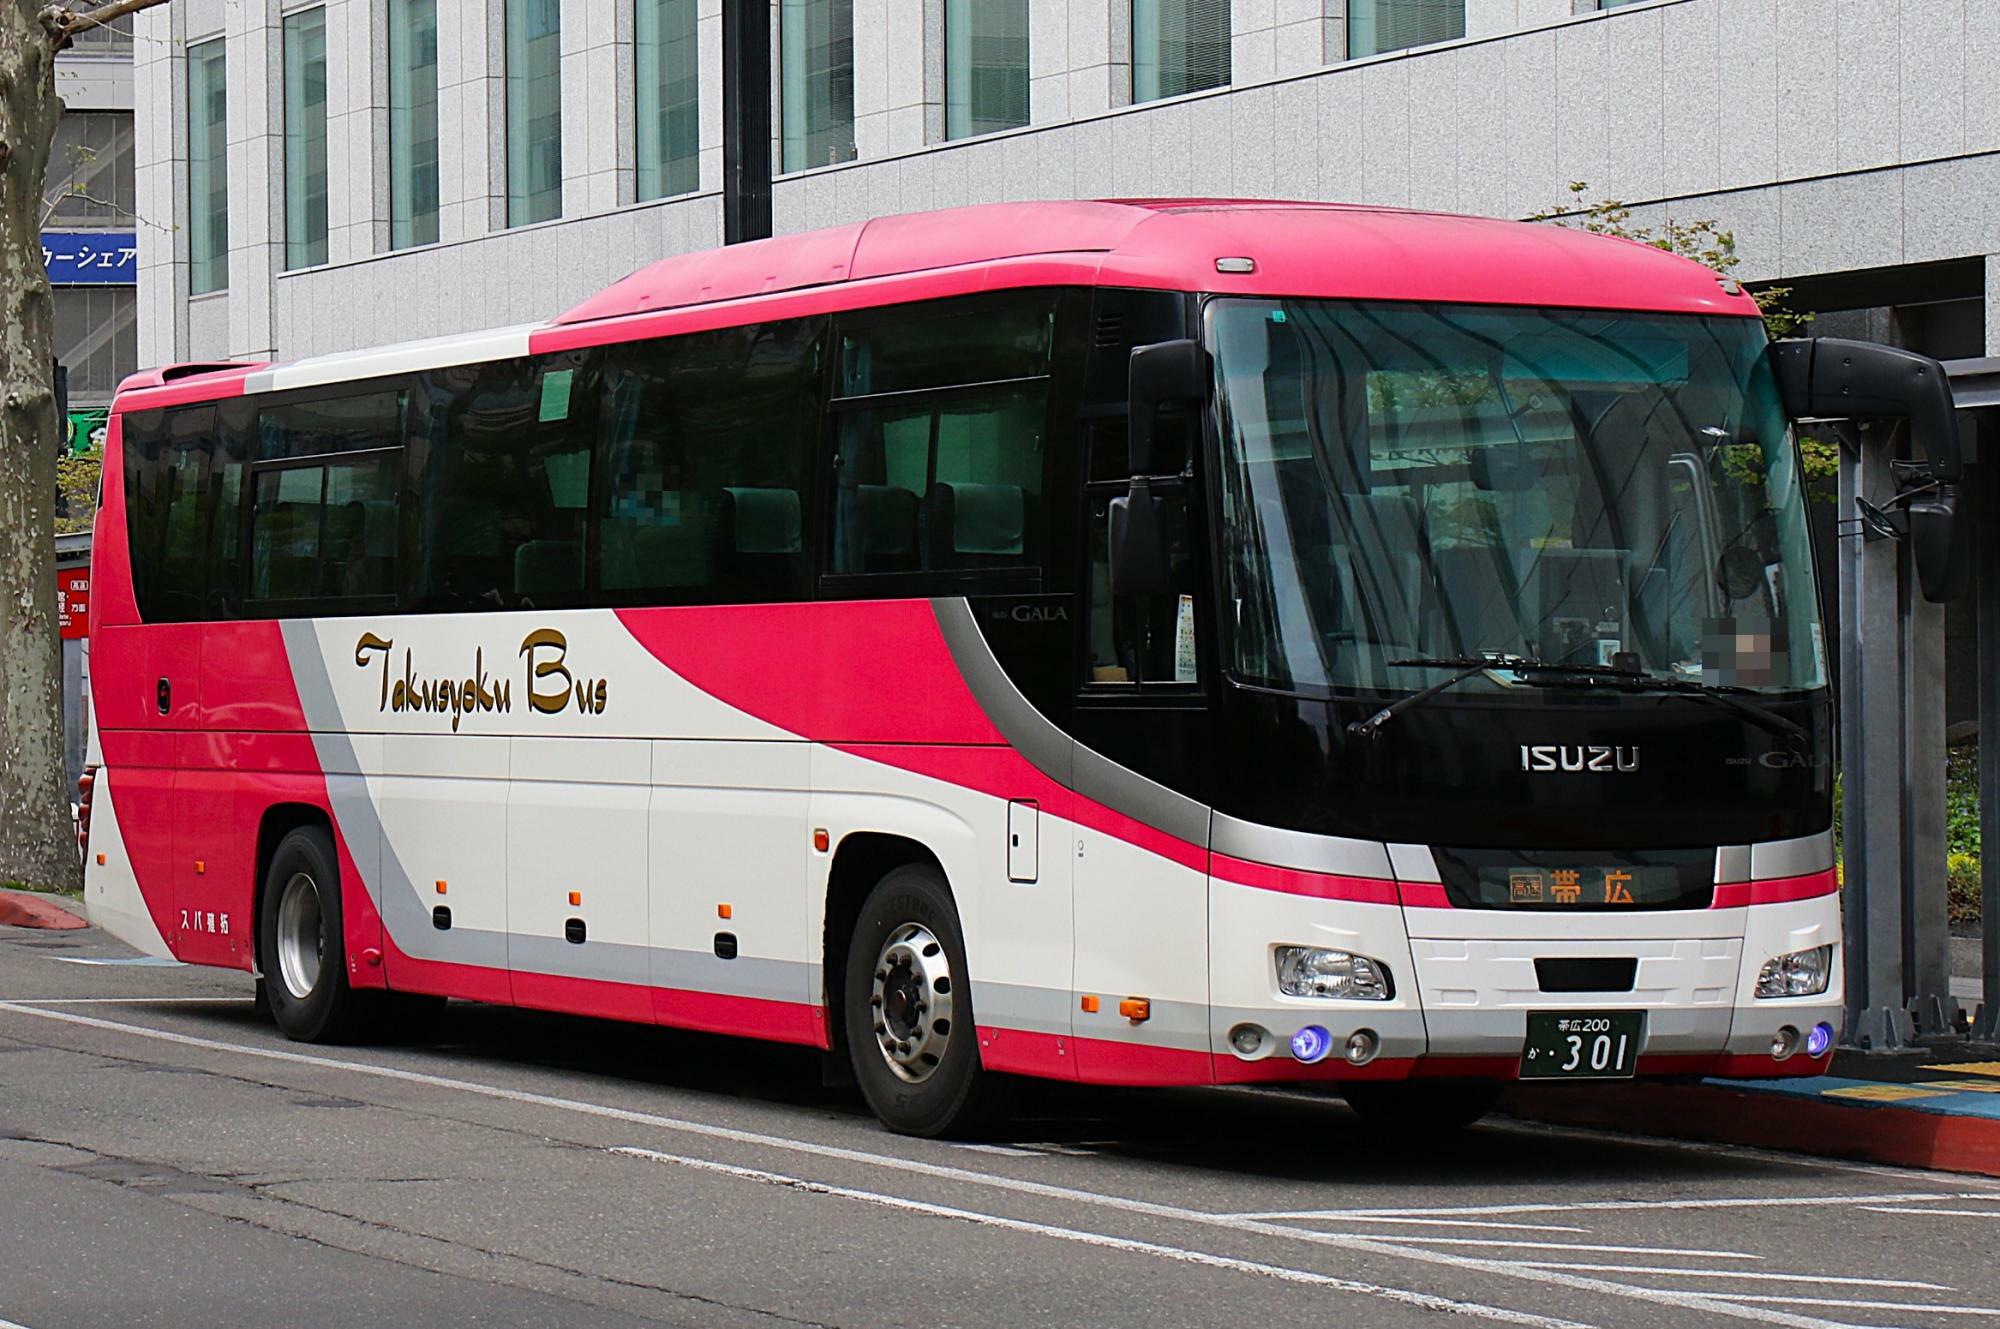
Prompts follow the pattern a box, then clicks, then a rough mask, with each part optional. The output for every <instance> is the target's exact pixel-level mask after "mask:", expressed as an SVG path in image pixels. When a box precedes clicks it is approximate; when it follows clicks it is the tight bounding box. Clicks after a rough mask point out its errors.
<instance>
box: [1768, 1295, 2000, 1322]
mask: <svg viewBox="0 0 2000 1329" xmlns="http://www.w3.org/2000/svg"><path fill="white" fill-rule="evenodd" d="M1730 1295H1731V1296H1732V1297H1733V1298H1734V1299H1735V1300H1737V1301H1769V1302H1777V1303H1780V1304H1782V1305H1786V1306H1838V1307H1841V1308H1842V1309H1845V1310H1857V1311H1914V1312H1916V1313H1917V1314H1920V1315H1995V1316H2000V1306H1928V1305H1925V1304H1924V1303H1923V1302H1920V1301H1843V1300H1841V1299H1840V1298H1838V1297H1766V1296H1755V1297H1751V1296H1736V1295H1735V1294H1734V1293H1731V1294H1730Z"/></svg>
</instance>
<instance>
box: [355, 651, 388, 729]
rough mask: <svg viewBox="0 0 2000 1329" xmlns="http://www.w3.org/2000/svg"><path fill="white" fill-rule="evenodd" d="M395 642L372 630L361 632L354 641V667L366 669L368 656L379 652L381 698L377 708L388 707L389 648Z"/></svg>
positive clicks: (386, 708)
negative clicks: (358, 638)
mask: <svg viewBox="0 0 2000 1329" xmlns="http://www.w3.org/2000/svg"><path fill="white" fill-rule="evenodd" d="M395 644H396V643H395V641H394V640H387V641H385V640H383V639H382V638H381V637H378V636H376V635H375V634H374V633H372V632H364V633H362V634H361V640H360V641H357V642H355V643H354V664H355V667H356V668H359V669H366V668H367V667H368V657H369V656H371V655H377V654H379V655H380V656H381V657H382V700H381V701H380V702H379V703H377V705H376V709H377V710H382V711H386V710H388V709H389V648H390V647H392V646H394V645H395Z"/></svg>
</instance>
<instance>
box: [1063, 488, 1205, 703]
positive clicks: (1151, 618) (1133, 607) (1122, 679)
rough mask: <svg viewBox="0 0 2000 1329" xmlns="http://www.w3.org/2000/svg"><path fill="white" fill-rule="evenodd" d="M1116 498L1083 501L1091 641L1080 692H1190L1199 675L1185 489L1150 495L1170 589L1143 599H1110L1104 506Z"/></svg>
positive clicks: (1112, 494) (1104, 493)
mask: <svg viewBox="0 0 2000 1329" xmlns="http://www.w3.org/2000/svg"><path fill="white" fill-rule="evenodd" d="M1122 493H1123V490H1122V489H1121V490H1116V491H1114V490H1109V489H1100V490H1093V491H1092V493H1091V494H1090V628H1089V631H1090V638H1089V656H1088V659H1087V661H1086V673H1085V676H1084V685H1085V686H1086V687H1087V688H1091V689H1098V688H1118V687H1131V686H1134V685H1137V686H1158V685H1166V686H1181V687H1186V686H1190V685H1192V684H1194V683H1196V682H1198V681H1199V675H1198V673H1197V669H1196V659H1195V640H1196V637H1195V599H1196V597H1195V584H1194V583H1195V578H1194V572H1193V565H1192V562H1191V560H1190V558H1189V556H1188V538H1187V499H1188V495H1187V490H1186V489H1185V488H1184V487H1182V486H1180V485H1170V486H1163V487H1162V488H1161V489H1160V490H1159V491H1158V492H1157V494H1156V497H1157V499H1158V501H1159V504H1160V510H1161V515H1162V517H1163V518H1164V522H1165V525H1166V528H1167V535H1168V541H1169V549H1170V553H1171V557H1172V563H1173V570H1174V590H1172V591H1170V592H1168V593H1166V594H1164V595H1146V596H1132V595H1122V596H1118V595H1113V594H1112V593H1111V565H1110V557H1109V553H1110V504H1111V500H1112V499H1114V498H1117V497H1119V496H1120V495H1121V494H1122Z"/></svg>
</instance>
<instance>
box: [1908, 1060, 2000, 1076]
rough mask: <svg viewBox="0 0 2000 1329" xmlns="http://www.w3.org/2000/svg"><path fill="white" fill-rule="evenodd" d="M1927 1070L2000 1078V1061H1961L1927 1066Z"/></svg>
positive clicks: (1947, 1073) (1948, 1073)
mask: <svg viewBox="0 0 2000 1329" xmlns="http://www.w3.org/2000/svg"><path fill="white" fill-rule="evenodd" d="M1924 1069H1925V1070H1927V1071H1941V1072H1943V1073H1944V1074H1946V1075H1991V1076H1993V1077H1995V1078H1996V1079H2000V1061H1961V1062H1955V1063H1953V1064H1952V1065H1949V1066H1926V1067H1924Z"/></svg>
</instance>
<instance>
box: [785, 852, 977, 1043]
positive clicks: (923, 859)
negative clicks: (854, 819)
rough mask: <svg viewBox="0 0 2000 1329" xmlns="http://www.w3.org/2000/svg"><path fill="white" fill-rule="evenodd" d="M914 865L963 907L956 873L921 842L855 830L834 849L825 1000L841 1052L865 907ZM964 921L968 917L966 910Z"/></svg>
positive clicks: (823, 939)
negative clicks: (850, 956) (852, 954)
mask: <svg viewBox="0 0 2000 1329" xmlns="http://www.w3.org/2000/svg"><path fill="white" fill-rule="evenodd" d="M912 864H918V865H922V866H925V867H929V868H931V869H932V870H934V871H935V872H936V873H937V874H938V879H939V880H940V881H942V882H943V883H944V888H945V892H946V893H947V894H949V895H950V896H951V897H952V902H953V904H954V906H956V905H957V904H958V893H957V892H956V891H955V890H953V889H952V884H951V874H950V873H949V872H947V871H945V866H944V863H943V862H942V861H941V860H940V859H939V858H938V856H937V854H936V853H935V852H934V851H933V850H932V849H931V847H930V846H929V845H927V844H925V843H923V842H922V841H921V840H916V839H912V838H911V837H909V836H907V835H896V834H892V833H889V832H884V831H855V832H852V833H850V834H848V835H844V836H842V837H841V840H840V843H839V844H838V845H836V846H834V852H833V864H832V867H831V868H830V869H829V871H828V874H827V883H826V912H825V924H824V927H823V928H822V931H821V936H820V947H821V950H820V963H821V973H822V975H823V978H822V982H821V989H822V990H821V993H820V1000H821V1001H822V1002H823V1003H824V1005H825V1009H826V1020H827V1038H828V1044H829V1046H830V1047H831V1048H832V1049H833V1050H834V1051H835V1052H838V1051H840V1050H841V1049H842V1048H844V1047H845V1046H846V1041H847V1027H846V1026H847V1013H846V1009H845V1003H843V1002H842V1001H841V993H842V991H843V990H844V987H845V984H846V982H847V945H848V940H849V938H850V937H852V936H853V933H854V925H855V922H856V921H857V920H858V919H859V918H860V917H861V905H862V903H863V902H864V901H865V900H866V899H867V898H868V892H869V891H871V890H873V889H874V888H875V883H877V882H879V881H881V880H882V878H883V877H885V876H887V875H888V874H889V873H891V872H893V871H895V870H896V869H897V868H900V867H907V866H910V865H912ZM960 918H961V920H962V919H963V912H962V911H961V914H960Z"/></svg>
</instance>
